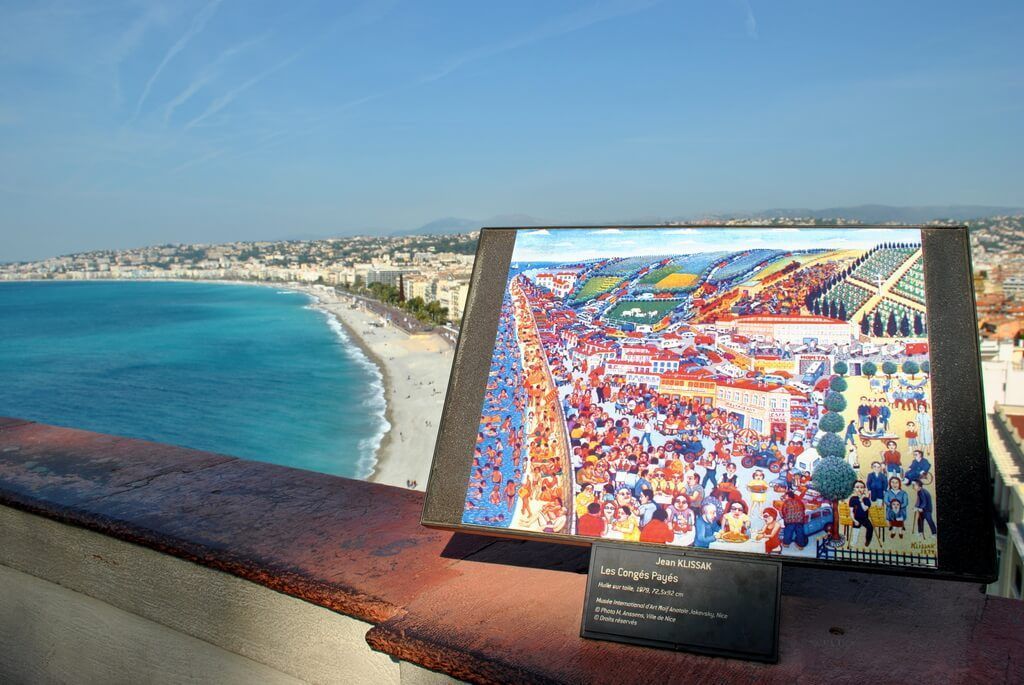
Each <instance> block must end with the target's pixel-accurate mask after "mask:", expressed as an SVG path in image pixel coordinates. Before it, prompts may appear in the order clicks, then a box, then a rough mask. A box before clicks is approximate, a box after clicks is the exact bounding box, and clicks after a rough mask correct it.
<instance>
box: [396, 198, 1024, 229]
mask: <svg viewBox="0 0 1024 685" xmlns="http://www.w3.org/2000/svg"><path fill="white" fill-rule="evenodd" d="M1021 214H1024V207H997V206H988V205H926V206H910V207H899V206H893V205H871V204H869V205H856V206H852V207H828V208H825V209H807V208H786V209H766V210H763V211H758V212H728V213H715V214H694V215H690V216H674V217H651V216H646V217H634V218H632V219H625V220H622V221H587V220H580V221H573V222H551V221H545V220H543V219H539V218H537V217H534V216H530V215H528V214H499V215H497V216H492V217H490V218H488V219H483V220H481V219H466V218H461V217H444V218H441V219H435V220H434V221H431V222H429V223H426V224H423V225H422V226H418V227H416V228H413V229H405V230H400V231H394V232H392V233H391V235H395V236H401V235H437V234H442V233H467V232H470V231H475V230H477V229H479V228H481V227H483V226H495V227H527V226H553V225H580V226H618V225H622V226H629V225H645V224H669V223H681V222H687V221H708V220H709V219H710V220H721V221H728V220H733V219H758V218H765V219H767V218H794V219H795V218H800V219H815V220H826V219H845V220H847V221H856V222H862V223H866V224H880V223H891V222H895V223H904V224H924V223H928V222H930V221H940V220H946V221H967V220H969V219H980V218H986V217H992V216H1013V215H1021Z"/></svg>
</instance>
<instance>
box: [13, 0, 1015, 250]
mask: <svg viewBox="0 0 1024 685" xmlns="http://www.w3.org/2000/svg"><path fill="white" fill-rule="evenodd" d="M1022 20H1024V3H1020V2H1017V1H1013V2H996V1H993V2H984V3H964V2H945V1H941V0H928V1H923V2H917V1H906V2H898V3H893V2H866V1H865V2H825V3H822V2H810V1H804V2H791V1H787V0H774V1H772V2H767V1H758V0H749V1H747V0H735V1H734V0H701V1H690V2H686V1H682V0H679V1H669V0H663V1H660V2H659V1H657V0H554V1H552V0H543V1H541V0H520V1H517V2H479V1H476V2H469V1H467V2H447V1H445V0H432V1H431V2H420V1H418V0H367V1H359V2H351V1H346V0H329V1H323V2H320V1H303V0H295V1H294V2H287V3H282V2H261V1H259V0H245V1H244V2H243V1H242V0H173V1H171V0H167V1H166V2H157V1H153V2H143V1H141V0H82V1H81V2H68V1H65V0H33V1H24V0H7V1H6V2H3V3H0V83H2V84H3V88H0V261H7V260H18V259H31V258H39V257H43V256H49V255H53V254H63V253H68V252H73V251H79V250H86V249H98V248H119V247H132V246H139V245H149V244H159V243H167V242H184V243H190V242H221V241H230V240H253V239H279V238H296V237H315V236H326V235H332V234H338V233H343V232H352V231H359V232H392V231H398V230H407V229H411V228H415V227H417V226H419V225H422V224H424V223H427V222H429V221H432V220H434V219H437V218H440V217H446V216H456V217H468V218H472V219H479V220H481V221H484V220H486V219H487V218H488V217H493V216H495V215H505V214H514V213H522V214H528V215H532V216H535V217H539V218H540V219H542V220H543V221H544V222H545V223H549V224H553V223H577V224H578V223H583V222H621V221H626V220H642V219H645V218H651V217H662V218H674V217H680V216H693V215H700V214H706V213H715V212H728V211H748V210H749V211H755V210H760V209H767V208H772V207H809V208H819V207H833V206H849V205H857V204H862V203H881V204H892V205H930V204H987V205H1015V206H1021V205H1024V182H1022V181H1024V165H1022V164H1021V161H1020V160H1021V158H1022V155H1021V152H1022V141H1024V68H1022V67H1024V51H1021V50H1020V49H1019V45H1018V43H1019V32H1020V27H1021V25H1022V24H1024V21H1022Z"/></svg>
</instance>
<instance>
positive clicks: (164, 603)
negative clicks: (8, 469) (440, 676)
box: [0, 506, 401, 685]
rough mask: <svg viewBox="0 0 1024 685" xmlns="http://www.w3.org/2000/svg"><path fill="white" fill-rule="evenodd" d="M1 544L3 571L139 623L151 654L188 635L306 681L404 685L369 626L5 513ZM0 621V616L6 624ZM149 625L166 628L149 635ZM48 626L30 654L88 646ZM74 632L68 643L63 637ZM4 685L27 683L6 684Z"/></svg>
mask: <svg viewBox="0 0 1024 685" xmlns="http://www.w3.org/2000/svg"><path fill="white" fill-rule="evenodd" d="M0 540H2V541H3V543H2V544H0V570H3V569H5V568H7V569H12V570H17V571H19V572H22V573H25V574H30V575H31V576H33V577H35V578H38V579H41V580H44V581H47V582H48V583H52V584H55V585H59V586H60V587H62V588H67V589H68V590H70V591H73V592H74V593H81V595H85V596H87V597H89V598H92V599H95V600H98V601H99V602H102V603H105V605H108V607H107V608H108V610H107V611H103V609H102V607H100V606H99V605H98V603H89V604H88V606H89V607H91V608H90V609H89V610H90V611H93V612H101V613H103V615H104V616H113V615H120V614H121V613H126V614H128V615H131V616H133V617H137V618H138V619H139V620H140V621H143V623H141V624H139V625H141V626H142V627H143V629H145V630H146V635H149V636H150V637H151V641H152V644H151V645H150V646H149V647H146V649H147V650H148V651H151V652H154V653H156V652H159V649H157V648H156V647H157V646H158V645H159V644H160V640H161V639H164V638H166V639H167V640H168V644H169V648H170V649H171V651H175V650H176V649H178V646H177V645H178V644H179V643H180V642H181V640H180V639H175V638H176V636H178V635H187V636H190V637H191V638H192V639H198V640H202V641H203V643H204V644H207V646H211V647H212V646H214V645H215V646H216V647H218V648H220V650H221V651H222V652H224V653H227V654H232V655H240V656H242V657H245V658H246V659H248V660H251V662H258V663H259V664H263V665H264V666H266V667H268V668H269V669H271V670H273V672H274V673H276V674H279V675H280V676H284V675H285V674H287V675H288V676H289V677H290V678H295V679H297V680H300V681H302V682H315V683H352V682H373V683H381V684H384V683H393V684H395V685H397V684H398V683H399V682H400V680H401V674H400V670H399V664H398V663H397V662H396V661H395V660H394V659H392V658H391V657H389V656H388V655H386V654H381V653H380V652H375V651H373V650H371V649H370V648H369V647H368V646H367V644H366V640H365V636H366V631H367V630H369V629H370V628H371V627H372V625H371V624H369V623H366V622H365V621H360V620H358V619H355V618H352V617H350V616H345V615H344V614H339V613H337V612H334V611H330V610H328V609H325V608H323V607H319V606H316V605H314V604H310V603H309V602H304V601H302V600H300V599H296V598H295V597H291V596H289V595H286V594H282V593H280V592H275V591H273V590H270V589H268V588H266V587H264V586H262V585H257V584H256V583H251V582H249V581H247V580H243V579H241V578H238V577H237V576H233V575H230V574H228V573H223V572H221V571H217V570H215V569H211V568H207V567H205V566H200V565H198V564H193V563H191V562H189V561H185V560H183V559H178V558H176V557H173V556H171V555H168V554H162V553H160V552H157V551H154V550H151V549H147V548H145V547H141V546H139V545H135V544H132V543H129V542H124V541H123V540H118V539H117V538H113V537H110V536H108V535H103V534H101V533H96V532H94V531H91V530H86V529H84V528H79V527H76V526H70V525H67V524H65V523H59V522H57V521H53V520H51V519H48V518H45V517H42V516H37V515H35V514H29V513H27V512H24V511H18V510H16V509H11V508H9V507H2V506H0ZM12 594H18V593H17V592H16V591H15V590H13V589H11V588H9V587H5V586H4V585H3V584H2V583H0V601H8V600H10V599H12V598H11V597H9V596H8V595H12ZM42 596H44V594H39V593H37V594H36V595H34V597H35V599H34V600H33V602H32V603H31V604H29V605H26V612H27V613H30V614H33V615H34V614H35V609H31V608H30V607H37V608H38V610H39V611H40V612H42V614H46V612H48V611H49V610H50V607H49V604H47V603H46V602H42V601H41V600H40V597H42ZM61 597H64V596H63V595H61ZM55 599H56V598H55ZM60 601H64V599H61V600H60ZM76 601H78V602H79V603H81V600H80V599H79V600H76ZM2 614H3V612H2V610H0V620H2ZM42 614H41V615H42ZM47 615H48V614H47ZM33 620H36V619H33ZM107 622H109V621H107ZM146 622H148V623H151V624H153V625H159V626H162V627H164V629H163V630H158V629H155V628H151V627H150V626H149V625H148V624H147V623H146ZM45 625H46V626H48V627H47V628H46V629H45V630H44V629H43V628H42V627H40V628H39V629H38V630H37V631H36V632H35V633H33V635H32V636H31V637H26V636H22V637H21V638H20V639H21V640H22V641H23V642H29V643H31V644H30V645H29V647H31V649H30V650H29V651H32V652H34V653H38V652H39V651H40V650H43V651H44V652H45V647H46V645H49V646H50V647H51V648H54V649H57V648H58V647H59V646H60V645H62V644H63V643H64V642H65V641H67V640H72V641H79V640H85V639H86V637H85V636H80V635H78V634H77V633H78V632H79V631H81V630H82V627H81V626H80V625H79V624H78V623H77V622H69V621H65V620H62V619H61V618H60V615H59V613H58V615H57V617H56V619H54V618H53V617H50V618H49V619H48V620H47V621H46V622H45ZM166 629H170V630H171V631H173V632H171V633H167V632H166ZM86 630H88V629H87V628H86ZM67 632H70V633H71V634H70V635H65V633H67ZM130 635H131V634H130V633H129V634H128V636H129V638H130ZM18 641H19V637H18V636H17V633H16V632H15V633H14V634H13V635H10V636H9V637H8V639H6V640H4V641H3V642H4V643H5V644H4V645H3V646H2V647H0V662H3V661H4V660H5V658H4V655H5V654H6V653H20V652H22V651H24V650H18V649H10V650H8V649H6V647H8V646H10V645H14V644H18ZM186 642H187V641H186ZM130 643H131V644H130ZM103 644H105V643H103ZM123 647H124V649H125V650H127V651H131V650H132V649H140V647H139V646H138V645H136V644H134V643H132V641H131V640H130V639H129V641H128V642H126V643H125V644H124V645H123ZM19 660H20V659H19ZM243 663H245V662H243ZM40 668H42V666H40ZM242 672H243V673H244V672H245V669H242ZM138 675H139V676H141V675H142V674H141V673H140V674H138ZM89 680H90V681H92V682H100V681H102V680H103V679H102V678H96V679H92V678H90V679H89ZM148 680H150V678H149V677H148V676H147V677H145V678H142V677H137V678H134V681H135V682H140V681H148ZM199 680H205V681H207V682H214V681H219V680H221V678H219V677H218V678H216V679H199ZM0 682H26V681H25V680H20V679H19V680H15V681H10V680H7V681H5V679H4V678H2V677H0ZM69 682H82V681H81V680H75V679H72V680H71V681H69Z"/></svg>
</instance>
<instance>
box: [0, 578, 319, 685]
mask: <svg viewBox="0 0 1024 685" xmlns="http://www.w3.org/2000/svg"><path fill="white" fill-rule="evenodd" d="M0 588H3V590H2V591H0V682H4V683H132V682H134V683H143V682H144V683H201V682H207V683H225V685H228V684H231V683H237V685H250V684H251V683H267V684H268V685H292V684H296V685H297V684H298V683H301V682H302V681H301V680H297V679H295V678H293V677H291V676H289V675H286V674H284V673H281V672H279V671H275V670H274V669H272V668H268V667H267V666H264V665H262V664H258V663H256V662H255V661H251V660H249V659H246V658H245V657H241V656H238V655H237V654H232V653H231V652H228V651H225V650H223V649H220V648H218V647H215V646H213V645H211V644H209V643H207V642H203V641H202V640H199V639H196V638H194V637H191V636H189V635H186V634H184V633H181V632H178V631H176V630H173V629H171V628H168V627H166V626H164V625H161V624H159V623H154V622H153V621H149V620H146V619H144V618H142V617H140V616H136V615H134V614H132V613H130V612H127V611H121V610H120V609H116V608H114V607H112V606H110V605H109V604H106V603H105V602H101V601H99V600H97V599H93V598H92V597H88V596H86V595H83V594H81V593H78V592H75V591H73V590H69V589H67V588H64V587H61V586H60V585H55V584H53V583H49V582H47V581H45V580H41V579H39V578H36V577H35V576H31V575H29V574H27V573H21V572H20V571H15V570H13V569H10V568H7V567H5V566H2V565H0Z"/></svg>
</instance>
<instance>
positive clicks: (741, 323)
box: [735, 314, 859, 345]
mask: <svg viewBox="0 0 1024 685" xmlns="http://www.w3.org/2000/svg"><path fill="white" fill-rule="evenodd" d="M735 323H736V333H738V334H739V335H742V336H745V337H747V338H751V339H765V340H774V341H776V342H780V343H799V342H803V341H804V340H808V339H814V340H817V341H818V343H819V344H834V345H838V344H840V343H849V342H850V339H851V338H852V337H853V334H854V329H853V326H852V324H850V323H849V322H847V321H841V320H839V319H831V318H829V317H827V316H804V315H800V316H783V315H775V314H755V315H752V316H740V317H737V318H736V322H735ZM858 332H859V331H858ZM758 336H761V338H758Z"/></svg>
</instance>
